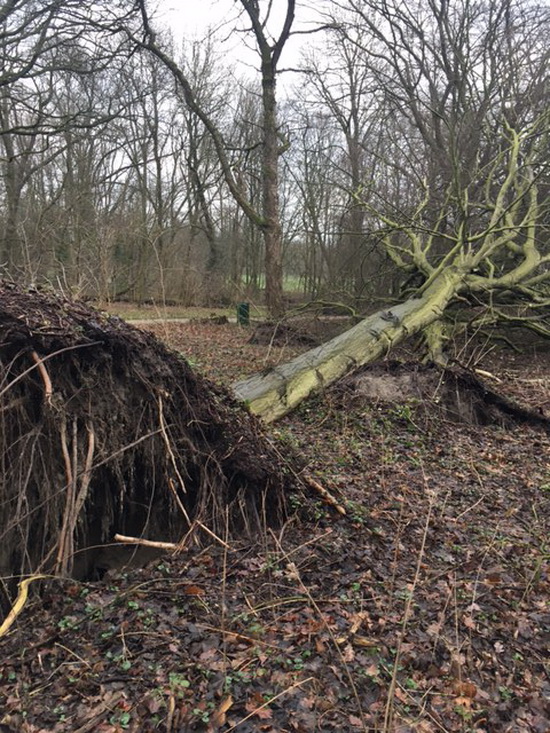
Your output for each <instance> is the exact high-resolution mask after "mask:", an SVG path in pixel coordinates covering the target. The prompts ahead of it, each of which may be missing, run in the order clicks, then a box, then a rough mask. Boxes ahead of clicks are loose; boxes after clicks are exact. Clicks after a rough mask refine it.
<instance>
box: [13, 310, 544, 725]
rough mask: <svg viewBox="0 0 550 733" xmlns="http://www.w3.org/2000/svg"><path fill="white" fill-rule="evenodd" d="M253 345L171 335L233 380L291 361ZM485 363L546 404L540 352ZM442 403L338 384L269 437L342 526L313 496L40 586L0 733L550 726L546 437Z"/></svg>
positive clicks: (26, 618) (220, 334) (198, 330)
mask: <svg viewBox="0 0 550 733" xmlns="http://www.w3.org/2000/svg"><path fill="white" fill-rule="evenodd" d="M157 328H158V327H157ZM163 328H165V334H167V333H168V331H167V330H166V329H168V327H163ZM246 336H247V334H246V331H245V330H244V329H238V328H236V327H235V326H232V325H223V326H216V327H214V326H212V325H210V324H201V325H197V324H177V325H176V324H173V325H172V326H170V331H169V337H168V339H167V340H168V341H169V344H170V346H172V347H174V346H175V347H176V348H178V349H179V350H180V351H182V352H185V351H187V350H191V351H192V353H193V355H194V358H195V359H196V360H197V361H198V362H200V366H201V368H202V369H203V370H204V371H205V372H206V373H207V376H210V377H213V378H218V379H221V378H222V377H223V376H224V375H225V377H224V378H225V379H226V380H227V381H229V382H231V381H233V380H234V379H235V378H238V377H239V376H241V375H242V374H243V373H244V371H245V370H248V371H250V370H254V369H255V368H257V366H258V365H259V364H260V363H261V362H262V361H265V360H266V359H268V360H269V359H278V358H282V359H287V358H289V356H290V355H291V354H289V353H288V351H286V352H284V353H281V352H271V353H269V354H266V349H265V347H260V346H258V345H253V344H248V343H247V340H246ZM277 348H282V349H285V348H287V347H284V346H283V347H277ZM293 348H294V347H293ZM484 367H485V368H487V369H490V370H491V371H492V373H493V374H494V375H495V376H497V377H499V378H500V379H501V380H502V383H503V384H504V385H505V387H506V391H507V394H509V395H510V396H512V397H516V398H517V397H520V398H521V400H523V403H524V405H525V406H526V407H531V408H533V407H537V406H540V405H541V404H544V400H545V399H546V400H548V397H549V394H548V391H547V386H548V378H549V377H550V370H549V368H548V365H547V363H546V360H545V358H544V355H543V356H541V357H539V358H535V359H534V358H533V357H532V356H530V357H529V358H524V360H523V361H522V360H521V358H520V357H514V360H513V368H511V367H510V361H509V360H504V359H502V360H499V358H497V357H494V355H493V358H492V361H490V362H488V363H487V364H485V365H484ZM260 368H261V367H260ZM522 380H533V381H522ZM534 380H536V381H534ZM525 385H528V389H524V387H525ZM432 407H433V406H430V405H428V407H427V406H426V404H425V403H424V402H422V401H420V400H415V399H410V400H403V401H399V402H396V401H393V402H392V401H387V400H386V401H384V400H376V399H372V398H364V397H363V398H362V399H358V400H356V399H353V398H352V399H350V398H349V394H346V393H345V391H342V390H338V389H335V390H332V391H330V392H327V394H325V395H322V396H318V397H316V398H314V399H311V400H309V401H308V402H307V403H304V404H303V405H302V406H301V407H300V408H299V409H298V410H296V411H295V412H294V413H293V414H292V415H290V416H289V417H287V418H285V419H284V420H283V421H281V422H280V423H278V424H277V425H276V426H274V427H273V429H272V432H273V435H274V440H276V444H277V445H278V446H279V448H278V449H279V450H281V451H285V450H288V451H289V452H292V453H294V454H296V455H299V456H301V459H300V461H301V468H300V470H302V471H303V472H304V473H306V472H307V474H308V475H310V476H312V477H313V478H314V479H315V480H316V481H317V482H318V483H319V484H321V485H322V486H324V487H326V488H327V489H328V490H329V491H330V493H331V495H332V496H334V497H335V498H336V499H337V500H338V501H339V502H340V503H342V505H343V506H344V507H345V508H346V515H345V516H341V515H340V514H338V513H337V512H335V511H334V510H333V509H332V508H331V507H330V506H328V505H327V504H325V503H324V502H323V500H322V497H321V496H319V495H318V494H317V493H315V492H313V491H312V493H311V495H310V496H309V497H308V501H307V502H304V501H303V499H301V498H300V497H297V498H296V500H295V502H296V504H297V506H296V507H295V509H296V515H295V516H294V517H293V518H292V519H291V520H290V521H289V522H288V523H287V524H286V525H285V526H284V527H283V528H281V529H280V530H272V531H270V532H268V533H266V534H265V536H263V537H261V538H260V539H259V541H258V543H256V544H254V545H253V544H250V543H247V542H244V541H243V542H242V543H237V542H232V543H231V544H230V545H229V546H224V545H223V544H220V543H213V544H212V545H211V546H209V547H207V548H205V547H198V546H190V547H188V548H186V549H184V550H183V551H181V552H180V553H175V554H166V555H165V556H163V557H162V558H160V559H157V560H155V561H153V562H152V563H150V564H149V565H147V566H146V567H144V568H122V569H118V570H117V569H113V570H109V571H108V572H107V573H106V575H105V576H104V577H103V579H102V580H101V581H100V582H95V583H80V582H76V581H74V580H68V579H67V580H61V579H52V580H47V581H44V582H43V590H42V596H41V598H38V597H37V596H36V595H35V596H34V597H33V600H32V601H29V602H28V603H27V606H26V607H25V609H24V611H23V612H22V614H21V615H20V616H19V617H18V619H17V621H16V623H15V625H14V627H13V630H12V631H10V633H9V634H8V635H7V636H6V637H4V638H3V639H1V640H0V646H1V649H2V659H3V664H2V667H1V672H0V711H1V712H0V730H2V731H23V732H29V733H31V732H32V733H42V732H45V731H55V732H57V731H71V732H74V731H99V732H100V733H114V732H118V731H232V730H234V731H238V732H239V733H247V732H248V731H251V732H252V731H267V732H275V731H277V732H278V731H281V732H282V731H298V732H300V731H303V732H309V731H327V733H328V732H329V731H382V730H386V731H399V732H400V733H405V731H421V732H425V733H430V732H431V731H470V730H471V731H535V732H536V733H545V732H547V731H548V730H549V729H550V674H549V667H548V662H549V659H548V648H549V641H550V608H549V604H548V598H549V590H550V569H549V560H550V550H549V543H548V536H549V533H548V523H549V516H550V512H549V509H550V506H549V505H550V463H549V455H550V452H549V448H550V438H549V435H548V433H547V432H545V431H544V430H543V429H535V428H533V427H526V426H514V425H507V426H506V427H501V426H496V425H469V424H457V423H454V422H451V421H449V420H448V419H447V418H446V417H445V415H444V414H443V413H438V412H437V410H435V409H432ZM158 539H162V538H158Z"/></svg>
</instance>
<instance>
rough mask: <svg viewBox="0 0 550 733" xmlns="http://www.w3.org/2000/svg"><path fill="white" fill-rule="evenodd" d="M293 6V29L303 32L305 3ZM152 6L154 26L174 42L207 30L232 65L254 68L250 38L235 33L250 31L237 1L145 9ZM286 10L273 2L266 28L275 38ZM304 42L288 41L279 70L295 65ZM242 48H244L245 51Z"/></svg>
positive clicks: (188, 1) (172, 1) (191, 1)
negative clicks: (165, 28)
mask: <svg viewBox="0 0 550 733" xmlns="http://www.w3.org/2000/svg"><path fill="white" fill-rule="evenodd" d="M266 4H267V3H265V5H266ZM296 5H297V8H296V14H295V22H294V26H293V28H294V29H303V28H305V27H306V25H305V24H306V23H307V21H308V18H311V17H312V13H311V11H309V12H308V11H307V8H306V5H305V2H304V3H300V2H297V4H296ZM155 6H156V7H157V10H156V12H155V14H154V16H155V17H156V18H157V22H156V23H155V25H156V26H157V27H158V26H159V25H165V26H168V27H169V28H171V29H172V32H173V33H174V36H175V37H176V39H181V38H183V37H187V38H201V37H203V36H204V34H205V33H207V32H208V30H209V29H214V30H216V32H217V35H218V37H219V38H220V42H221V41H222V40H223V44H224V46H223V48H224V52H225V53H227V54H228V56H229V58H230V59H231V60H232V61H233V62H234V63H237V64H241V66H243V65H245V66H246V65H248V66H250V65H252V66H253V67H254V68H257V64H258V56H257V54H256V53H254V52H253V49H254V45H253V38H252V34H244V33H239V32H238V30H236V29H238V28H241V29H244V28H246V27H250V23H248V24H247V23H246V20H245V18H246V16H244V15H243V13H244V11H243V10H242V6H241V4H240V3H239V2H238V1H237V0H156V1H155V0H153V2H151V3H150V4H149V7H150V8H151V10H152V9H153V8H154V7H155ZM286 6H287V3H286V0H273V9H272V13H271V16H270V23H269V26H268V28H269V30H270V31H271V32H272V33H273V34H275V35H278V33H279V32H280V31H281V29H282V26H283V22H284V18H285V11H286ZM239 15H240V16H241V17H240V18H239ZM306 38H308V37H307V36H303V35H297V36H295V37H293V38H290V39H289V41H288V42H287V44H286V45H285V48H284V50H283V54H282V56H281V62H280V64H279V68H280V69H282V68H285V67H293V66H294V67H295V66H297V65H298V61H299V56H300V48H301V47H303V45H304V39H306ZM245 44H246V45H248V48H249V50H248V51H247V49H246V45H245Z"/></svg>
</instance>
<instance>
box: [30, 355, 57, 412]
mask: <svg viewBox="0 0 550 733" xmlns="http://www.w3.org/2000/svg"><path fill="white" fill-rule="evenodd" d="M31 358H32V360H33V361H34V363H35V364H36V367H37V369H38V371H39V372H40V376H41V377H42V381H43V382H44V397H45V399H46V402H47V403H48V405H51V404H52V395H53V387H52V380H51V379H50V375H49V374H48V370H47V369H46V367H45V366H44V362H43V361H42V359H41V358H40V357H39V356H38V354H37V353H36V351H31Z"/></svg>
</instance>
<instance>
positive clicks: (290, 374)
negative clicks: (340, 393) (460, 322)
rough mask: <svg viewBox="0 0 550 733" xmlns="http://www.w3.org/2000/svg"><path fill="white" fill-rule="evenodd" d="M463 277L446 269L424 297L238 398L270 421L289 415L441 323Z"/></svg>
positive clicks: (245, 386) (253, 380)
mask: <svg viewBox="0 0 550 733" xmlns="http://www.w3.org/2000/svg"><path fill="white" fill-rule="evenodd" d="M463 277H464V273H463V271H462V270H460V269H459V268H456V267H449V268H446V269H445V270H444V271H443V272H442V273H441V274H440V275H439V276H438V277H437V278H435V279H434V280H433V281H432V283H431V284H430V286H429V287H428V288H427V289H426V290H425V291H424V292H423V293H422V295H421V297H418V298H410V299H409V300H407V301H405V302H404V303H400V304H399V305H397V306H394V307H393V308H391V310H387V311H378V312H377V313H374V314H373V315H371V316H369V317H368V318H365V320H363V321H361V323H358V324H357V325H356V326H354V327H353V328H351V329H350V330H349V331H346V332H345V333H343V334H340V336H337V337H336V338H334V339H332V340H331V341H329V342H328V343H326V344H322V345H321V346H318V347H316V348H314V349H312V350H311V351H307V352H306V353H305V354H301V355H300V356H297V357H296V358H295V359H293V360H292V361H289V362H288V363H286V364H282V365H281V366H278V367H275V368H274V369H272V370H270V371H269V372H268V373H267V374H257V375H254V376H252V377H250V378H248V379H245V380H243V381H240V382H237V383H236V384H234V385H233V390H234V392H235V394H236V396H237V398H238V399H241V400H243V401H245V402H246V403H247V404H248V406H249V408H250V410H251V412H253V413H255V414H256V415H259V416H260V417H261V418H263V420H265V421H266V422H273V421H274V420H277V419H278V418H280V417H283V415H286V414H287V413H288V412H290V411H291V410H292V409H293V408H294V407H296V406H297V405H298V404H299V403H300V402H301V401H302V400H304V399H305V398H306V397H308V396H309V395H310V394H312V393H313V392H317V391H319V390H321V389H323V388H325V387H327V386H328V385H330V384H332V383H333V382H335V381H337V380H338V379H340V378H341V377H342V376H344V374H346V373H347V372H349V371H351V370H352V369H354V368H356V367H358V366H361V365H362V364H367V363H368V362H370V361H374V360H375V359H377V358H379V357H380V356H382V355H383V354H386V353H387V352H388V351H389V350H390V349H391V348H392V347H393V346H395V345H396V344H398V343H399V342H400V341H403V340H404V339H406V338H407V337H409V336H412V335H413V334H415V333H418V332H419V331H421V330H422V329H424V328H425V327H426V326H429V325H430V324H431V323H434V322H435V321H437V320H438V319H439V318H440V317H441V315H442V314H443V312H444V311H445V308H446V307H447V305H448V304H449V302H450V301H451V300H452V299H453V298H454V296H455V295H456V294H457V292H458V291H459V289H460V287H461V284H462V280H463Z"/></svg>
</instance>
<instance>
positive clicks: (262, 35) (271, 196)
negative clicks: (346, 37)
mask: <svg viewBox="0 0 550 733" xmlns="http://www.w3.org/2000/svg"><path fill="white" fill-rule="evenodd" d="M240 2H241V4H242V7H243V9H244V12H245V13H246V16H247V17H248V20H249V21H250V24H251V28H250V31H251V33H252V35H253V38H254V40H255V43H256V45H257V49H258V53H259V55H260V72H261V84H262V106H263V128H262V160H263V170H262V178H263V199H262V207H261V210H260V211H258V210H257V209H256V208H255V207H254V206H253V205H252V204H251V202H250V201H249V200H248V198H247V196H246V193H245V191H243V189H242V187H241V186H240V183H239V178H238V176H236V175H235V171H234V169H233V166H232V164H231V156H230V154H229V152H228V148H227V144H226V141H225V139H224V136H223V134H222V132H221V130H220V129H219V127H218V126H217V125H216V124H215V122H214V121H213V120H212V118H211V117H210V116H209V114H208V113H207V111H206V110H205V109H204V107H203V106H202V105H201V104H200V102H199V101H198V99H197V97H196V94H195V93H194V91H193V87H192V85H191V84H190V81H189V78H188V77H187V75H186V73H185V70H184V69H182V68H181V65H179V64H177V63H176V61H175V60H174V59H173V58H172V57H171V56H170V55H169V53H167V51H166V50H165V49H163V48H162V45H161V43H160V42H159V41H158V40H157V37H156V35H155V33H154V32H153V30H152V28H151V23H150V19H149V15H148V13H147V8H146V4H145V0H138V3H139V7H140V10H141V14H142V21H143V27H144V29H145V37H138V36H134V37H133V40H134V41H135V42H136V43H137V44H138V45H139V46H141V47H142V48H143V49H145V50H148V51H150V52H151V53H153V54H154V55H155V56H157V58H159V59H160V60H161V61H162V62H163V63H164V64H165V65H166V66H167V67H168V68H169V69H170V70H171V72H172V73H173V75H174V78H175V79H176V81H177V82H178V84H179V86H180V88H181V90H182V93H183V97H184V99H185V103H186V104H187V106H188V107H189V109H190V110H191V111H192V112H193V113H194V114H196V115H197V117H198V118H199V119H200V120H201V122H202V123H203V124H204V126H205V128H206V129H207V130H208V132H209V134H210V135H211V137H212V140H213V143H214V146H215V148H216V153H217V155H218V158H219V161H220V164H221V167H222V170H223V174H224V177H225V181H226V183H227V186H228V187H229V190H230V191H231V194H232V195H233V196H234V198H235V200H236V202H237V203H238V205H239V206H240V208H241V209H242V211H243V212H244V213H245V215H246V216H247V217H248V218H249V219H250V221H251V222H252V223H253V224H254V225H256V226H258V227H260V229H261V230H262V232H263V236H264V241H265V273H266V302H267V305H268V309H269V311H270V313H271V314H272V315H274V316H279V315H281V314H282V313H283V311H284V301H283V271H282V229H281V222H280V216H279V192H278V186H279V165H278V161H279V156H280V154H281V152H283V150H284V148H285V143H284V141H282V140H281V135H280V130H279V124H278V120H277V104H276V78H277V69H278V64H279V60H280V57H281V53H282V51H283V48H284V45H285V43H286V42H287V40H288V38H289V35H290V32H291V28H292V24H293V21H294V11H295V0H287V4H286V15H285V19H284V22H283V26H282V29H281V31H280V32H279V33H278V35H277V37H276V38H275V39H272V38H271V37H270V36H269V34H268V32H267V24H268V21H269V18H270V14H271V12H272V3H266V6H267V8H266V10H265V12H264V13H263V14H262V9H261V8H260V3H259V2H256V1H255V0H240Z"/></svg>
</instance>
